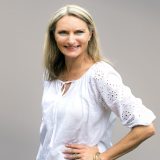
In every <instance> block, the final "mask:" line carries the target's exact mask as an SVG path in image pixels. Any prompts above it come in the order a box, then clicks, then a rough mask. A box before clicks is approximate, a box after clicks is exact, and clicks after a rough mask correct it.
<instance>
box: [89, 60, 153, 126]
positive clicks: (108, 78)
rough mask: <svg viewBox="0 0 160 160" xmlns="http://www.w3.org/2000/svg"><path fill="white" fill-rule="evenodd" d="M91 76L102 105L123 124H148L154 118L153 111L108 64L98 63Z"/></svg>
mask: <svg viewBox="0 0 160 160" xmlns="http://www.w3.org/2000/svg"><path fill="white" fill-rule="evenodd" d="M92 78H93V79H94V82H93V83H94V84H93V85H94V86H95V87H96V90H97V92H98V94H99V97H100V99H101V101H102V102H103V104H105V105H104V106H105V107H107V108H108V107H109V108H110V109H111V110H112V111H113V112H114V113H115V114H116V115H117V116H118V117H119V118H120V120H121V122H122V124H123V125H124V126H127V127H129V128H132V127H133V126H136V125H149V124H151V123H152V121H153V120H154V119H155V115H154V114H153V112H152V111H151V110H150V109H148V108H147V107H145V106H144V105H143V103H142V101H141V99H140V98H136V97H135V96H134V95H133V94H132V92H131V90H130V88H129V87H127V86H126V85H124V84H123V82H122V78H121V76H120V75H119V73H118V72H117V71H116V70H115V69H114V68H113V67H112V66H110V65H109V64H107V63H105V62H102V63H101V64H99V65H98V66H97V69H96V71H95V73H94V76H93V77H92Z"/></svg>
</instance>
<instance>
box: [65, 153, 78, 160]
mask: <svg viewBox="0 0 160 160" xmlns="http://www.w3.org/2000/svg"><path fill="white" fill-rule="evenodd" d="M64 158H65V159H69V160H73V159H74V160H75V159H81V155H80V154H68V155H65V156H64Z"/></svg>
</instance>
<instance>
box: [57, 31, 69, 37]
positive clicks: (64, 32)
mask: <svg viewBox="0 0 160 160" xmlns="http://www.w3.org/2000/svg"><path fill="white" fill-rule="evenodd" d="M58 34H59V35H62V36H63V35H67V31H59V32H58Z"/></svg>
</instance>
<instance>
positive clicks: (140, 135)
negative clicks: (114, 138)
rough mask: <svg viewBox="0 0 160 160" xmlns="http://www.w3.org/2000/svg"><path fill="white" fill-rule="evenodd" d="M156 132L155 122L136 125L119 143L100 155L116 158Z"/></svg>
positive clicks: (111, 159)
mask: <svg viewBox="0 0 160 160" xmlns="http://www.w3.org/2000/svg"><path fill="white" fill-rule="evenodd" d="M153 134H155V128H154V126H153V124H151V125H148V126H136V127H133V128H132V129H131V131H130V132H129V133H128V134H127V135H126V136H125V137H124V138H123V139H121V140H120V141H119V142H118V143H116V144H115V145H113V146H112V147H111V148H110V149H108V150H107V151H105V152H103V153H102V154H101V155H100V158H101V160H114V159H117V158H118V157H121V156H122V155H124V154H126V153H128V152H129V151H131V150H133V149H135V148H136V147H137V146H138V145H139V144H140V143H142V142H143V141H144V140H146V139H147V138H149V137H151V136H152V135H153Z"/></svg>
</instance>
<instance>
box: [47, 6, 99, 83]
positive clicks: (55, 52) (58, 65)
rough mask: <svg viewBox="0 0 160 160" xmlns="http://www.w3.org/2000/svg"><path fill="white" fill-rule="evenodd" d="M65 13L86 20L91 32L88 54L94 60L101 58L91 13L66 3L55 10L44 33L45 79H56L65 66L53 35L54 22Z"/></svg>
mask: <svg viewBox="0 0 160 160" xmlns="http://www.w3.org/2000/svg"><path fill="white" fill-rule="evenodd" d="M65 15H70V16H75V17H77V18H79V19H81V20H83V21H84V22H86V24H87V26H88V29H89V31H90V33H92V36H91V39H90V41H89V43H88V55H89V56H90V57H91V59H92V60H93V61H94V62H97V61H100V60H101V59H102V58H101V55H100V53H99V45H98V37H97V31H96V27H95V24H94V21H93V19H92V17H91V15H90V14H89V13H88V12H87V11H86V10H85V9H83V8H82V7H79V6H77V5H66V6H64V7H62V8H60V9H59V10H58V11H57V12H55V14H54V16H53V17H52V18H51V19H50V21H49V25H48V28H47V32H46V34H45V42H44V68H45V79H46V80H49V81H52V80H54V79H57V77H58V76H59V75H60V73H61V72H62V71H63V70H64V68H65V59H64V55H63V54H62V53H61V51H60V50H59V48H58V47H57V44H56V41H55V37H54V32H55V28H56V24H57V22H58V21H59V20H60V19H61V18H62V17H64V16H65Z"/></svg>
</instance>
